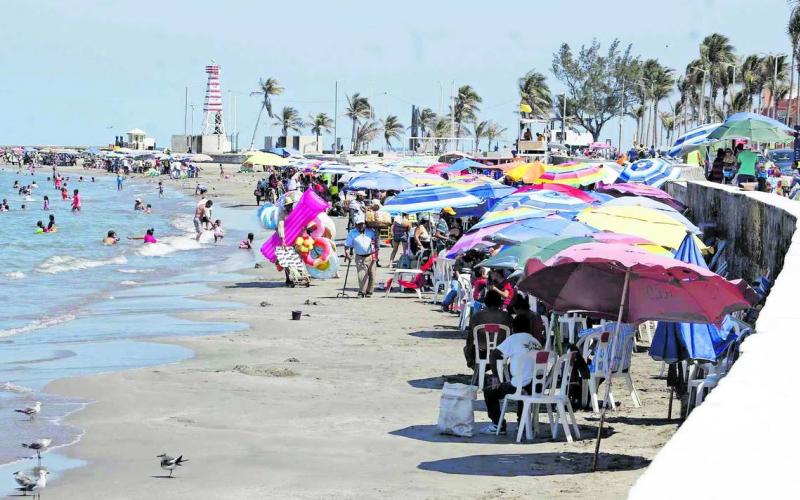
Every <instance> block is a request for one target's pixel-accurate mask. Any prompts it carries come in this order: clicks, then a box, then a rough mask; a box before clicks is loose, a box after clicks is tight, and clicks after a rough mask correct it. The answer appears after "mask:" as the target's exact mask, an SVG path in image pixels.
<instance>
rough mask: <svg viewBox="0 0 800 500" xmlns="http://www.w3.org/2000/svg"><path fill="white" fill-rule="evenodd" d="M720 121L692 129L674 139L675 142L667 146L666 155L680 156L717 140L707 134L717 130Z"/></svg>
mask: <svg viewBox="0 0 800 500" xmlns="http://www.w3.org/2000/svg"><path fill="white" fill-rule="evenodd" d="M720 125H722V123H710V124H708V125H703V126H702V127H697V128H695V129H692V130H690V131H688V132H686V133H685V134H683V135H682V136H680V137H678V138H677V139H676V140H675V143H674V144H673V145H672V147H671V148H669V151H668V152H667V155H669V156H672V157H674V158H677V157H681V156H683V155H685V154H686V153H689V152H691V151H694V150H696V149H699V148H701V147H703V146H705V145H706V144H711V143H712V142H717V141H718V139H710V138H709V137H708V136H709V135H710V134H711V132H713V131H715V130H717V128H719V126H720Z"/></svg>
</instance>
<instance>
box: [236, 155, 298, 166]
mask: <svg viewBox="0 0 800 500" xmlns="http://www.w3.org/2000/svg"><path fill="white" fill-rule="evenodd" d="M244 164H245V165H253V166H255V165H259V166H265V167H286V166H289V164H290V163H289V160H287V159H286V158H284V157H282V156H279V155H276V154H274V153H264V152H263V151H258V152H256V153H253V154H252V155H250V156H248V157H247V159H246V160H245V161H244Z"/></svg>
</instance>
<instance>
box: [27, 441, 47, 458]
mask: <svg viewBox="0 0 800 500" xmlns="http://www.w3.org/2000/svg"><path fill="white" fill-rule="evenodd" d="M52 442H53V440H52V439H50V438H42V439H37V440H36V441H33V442H31V443H22V447H23V448H28V449H29V450H36V456H37V457H39V459H41V458H42V455H41V452H43V451H44V450H46V449H47V447H48V446H50V443H52Z"/></svg>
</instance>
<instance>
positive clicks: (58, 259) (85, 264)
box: [36, 255, 128, 274]
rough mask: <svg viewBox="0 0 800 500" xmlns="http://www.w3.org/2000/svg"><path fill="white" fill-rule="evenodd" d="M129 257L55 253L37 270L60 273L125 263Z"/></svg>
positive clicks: (46, 272)
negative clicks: (100, 257)
mask: <svg viewBox="0 0 800 500" xmlns="http://www.w3.org/2000/svg"><path fill="white" fill-rule="evenodd" d="M127 262H128V259H126V258H125V256H124V255H118V256H117V257H113V258H111V259H107V260H90V259H82V258H80V257H73V256H71V255H54V256H52V257H50V258H48V259H47V260H45V261H44V262H42V263H41V264H39V266H38V267H37V268H36V271H37V272H40V273H45V274H58V273H65V272H68V271H78V270H80V269H90V268H93V267H102V266H107V265H111V264H125V263H127Z"/></svg>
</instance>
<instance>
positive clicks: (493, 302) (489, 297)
mask: <svg viewBox="0 0 800 500" xmlns="http://www.w3.org/2000/svg"><path fill="white" fill-rule="evenodd" d="M502 304H503V299H502V298H501V297H500V294H498V293H497V292H495V291H494V290H488V291H487V292H486V297H485V298H484V299H483V305H484V307H483V309H481V310H480V311H478V312H476V313H475V314H473V315H472V317H471V318H470V319H469V329H468V330H467V345H466V346H464V357H465V358H466V360H467V366H468V367H469V368H471V369H475V349H476V346H475V339H474V335H473V333H472V332H473V331H474V328H475V327H476V326H478V325H503V326H507V327H509V328H511V322H512V319H511V315H510V314H508V313H507V312H506V311H504V310H502V309H500V306H501V305H502ZM504 339H505V337H504V336H503V334H502V333H500V334H498V336H497V342H502V341H503V340H504ZM477 349H478V351H479V352H480V353H481V358H482V359H485V358H486V339H485V337H483V336H482V335H478V346H477Z"/></svg>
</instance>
